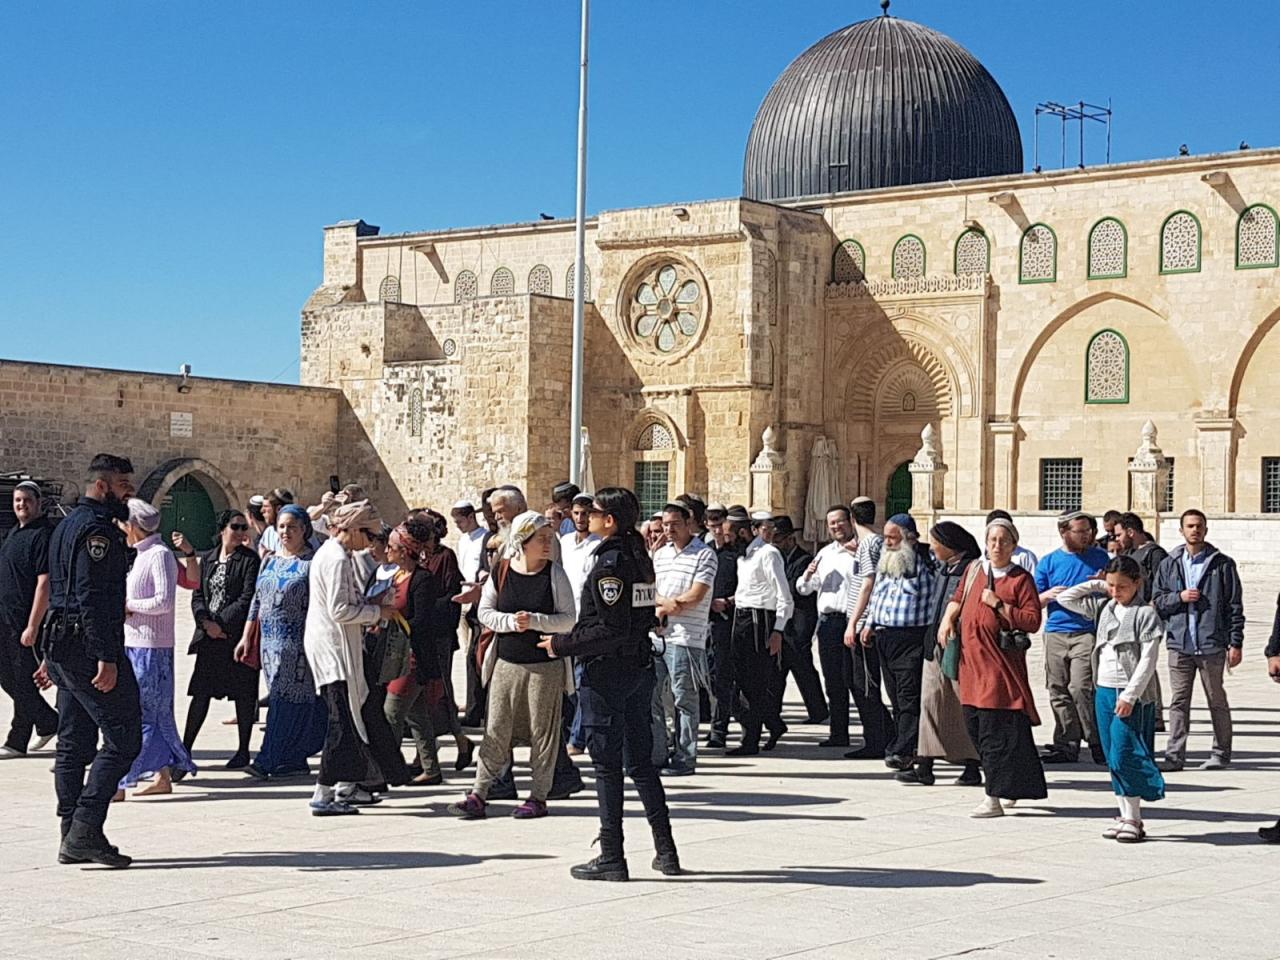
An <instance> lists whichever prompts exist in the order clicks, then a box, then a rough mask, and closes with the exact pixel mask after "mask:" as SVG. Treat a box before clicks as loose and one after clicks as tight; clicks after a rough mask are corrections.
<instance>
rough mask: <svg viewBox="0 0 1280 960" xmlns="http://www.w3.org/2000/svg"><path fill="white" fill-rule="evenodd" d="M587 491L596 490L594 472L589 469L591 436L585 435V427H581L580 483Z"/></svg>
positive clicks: (592, 491) (593, 491)
mask: <svg viewBox="0 0 1280 960" xmlns="http://www.w3.org/2000/svg"><path fill="white" fill-rule="evenodd" d="M580 486H581V487H582V489H583V490H585V491H586V492H587V493H595V492H596V478H595V473H594V472H593V471H592V469H591V437H590V436H588V435H587V428H586V427H583V428H582V483H581V484H580Z"/></svg>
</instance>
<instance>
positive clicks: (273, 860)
mask: <svg viewBox="0 0 1280 960" xmlns="http://www.w3.org/2000/svg"><path fill="white" fill-rule="evenodd" d="M554 859H555V857H552V856H549V855H547V854H538V853H499V854H495V855H494V856H491V857H481V856H472V855H470V854H458V853H433V852H431V851H429V850H414V851H405V852H396V853H392V852H386V851H380V850H363V851H362V850H340V851H335V850H282V851H274V852H263V853H227V854H223V855H222V856H215V857H173V858H170V859H163V858H158V859H147V860H134V861H133V867H132V869H134V870H191V869H199V868H203V867H284V868H286V869H290V870H303V871H317V872H324V871H329V870H417V869H421V868H423V867H466V866H474V865H476V864H480V863H488V862H490V861H493V860H554Z"/></svg>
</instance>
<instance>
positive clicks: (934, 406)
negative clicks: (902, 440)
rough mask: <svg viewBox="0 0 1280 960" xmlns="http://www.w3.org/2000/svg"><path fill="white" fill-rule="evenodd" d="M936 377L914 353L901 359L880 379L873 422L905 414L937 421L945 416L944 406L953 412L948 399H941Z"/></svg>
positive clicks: (910, 416) (877, 384)
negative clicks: (943, 413)
mask: <svg viewBox="0 0 1280 960" xmlns="http://www.w3.org/2000/svg"><path fill="white" fill-rule="evenodd" d="M934 376H935V374H934V372H932V371H930V370H928V369H926V368H925V367H924V365H923V364H921V363H920V362H919V361H918V360H917V359H916V358H915V357H914V356H907V357H902V358H900V359H899V360H898V361H897V362H896V363H894V364H893V365H892V366H890V367H889V369H887V370H885V372H884V373H883V375H881V376H880V377H879V378H878V379H877V382H876V386H875V392H874V394H873V397H874V400H873V402H874V406H875V412H874V421H875V422H877V423H878V422H880V421H881V420H900V419H903V418H904V417H905V418H907V419H910V420H918V419H922V418H923V419H926V420H937V419H940V418H941V416H942V414H941V412H940V409H942V408H945V409H946V411H947V413H948V414H950V412H951V410H952V407H953V405H952V404H951V403H950V402H949V398H947V399H946V400H944V401H943V403H940V402H939V396H940V394H939V392H938V384H937V382H936V381H935V379H934ZM942 396H945V394H944V395H942ZM912 452H913V453H914V452H915V451H912Z"/></svg>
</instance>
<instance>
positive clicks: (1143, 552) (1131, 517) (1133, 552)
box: [1115, 513, 1169, 677]
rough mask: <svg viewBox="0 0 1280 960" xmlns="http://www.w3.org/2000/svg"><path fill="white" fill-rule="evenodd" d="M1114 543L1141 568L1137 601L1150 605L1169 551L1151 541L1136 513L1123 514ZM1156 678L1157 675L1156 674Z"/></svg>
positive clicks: (1116, 530) (1117, 526) (1117, 525)
mask: <svg viewBox="0 0 1280 960" xmlns="http://www.w3.org/2000/svg"><path fill="white" fill-rule="evenodd" d="M1115 539H1116V543H1117V544H1118V545H1119V547H1120V552H1121V553H1123V554H1125V555H1127V556H1130V557H1133V559H1135V560H1137V561H1138V566H1139V567H1141V568H1142V586H1141V587H1140V588H1139V590H1138V599H1139V600H1141V601H1142V602H1143V603H1150V602H1151V597H1152V595H1153V592H1154V590H1155V583H1156V571H1157V570H1159V569H1160V564H1161V563H1163V562H1164V558H1165V557H1167V556H1169V551H1168V550H1166V549H1165V548H1164V547H1162V546H1160V544H1158V543H1156V542H1155V541H1154V540H1152V539H1151V535H1150V534H1148V533H1147V530H1146V526H1145V525H1144V524H1143V522H1142V518H1141V517H1140V516H1138V515H1137V514H1136V513H1123V514H1121V515H1120V521H1119V522H1118V523H1117V524H1116V529H1115ZM1157 677H1158V674H1157Z"/></svg>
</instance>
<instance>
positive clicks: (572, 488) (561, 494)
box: [551, 480, 582, 503]
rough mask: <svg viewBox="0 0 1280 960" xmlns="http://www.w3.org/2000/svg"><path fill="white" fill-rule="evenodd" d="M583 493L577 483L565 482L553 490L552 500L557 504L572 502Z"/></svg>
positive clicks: (558, 484)
mask: <svg viewBox="0 0 1280 960" xmlns="http://www.w3.org/2000/svg"><path fill="white" fill-rule="evenodd" d="M581 492H582V489H581V488H580V487H579V486H578V485H577V484H576V483H570V482H569V481H568V480H564V481H562V482H560V483H557V484H556V485H555V486H554V487H552V488H551V499H552V500H553V501H554V502H556V503H559V502H560V501H561V500H572V499H573V498H574V497H576V496H577V495H578V494H580V493H581Z"/></svg>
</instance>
